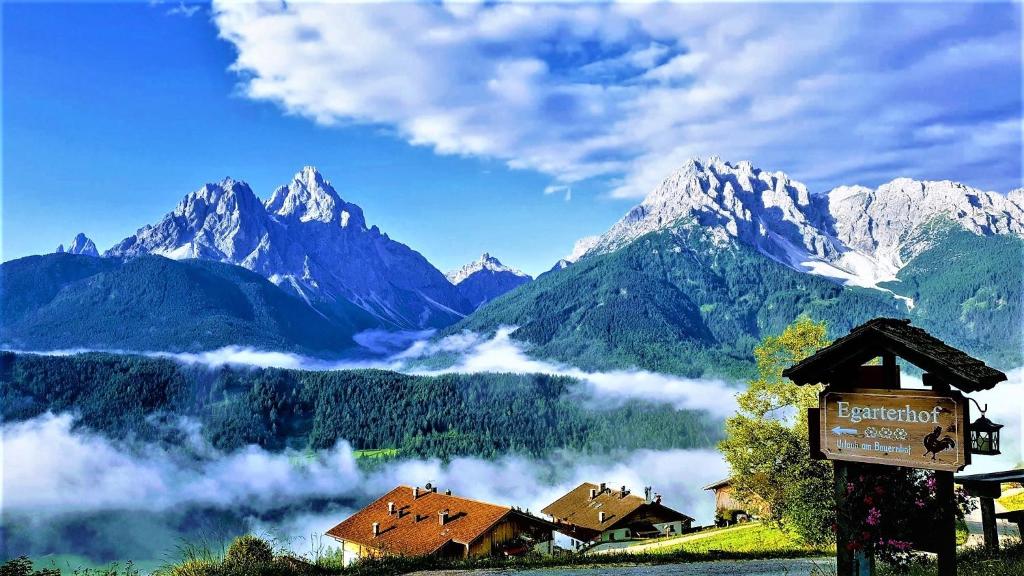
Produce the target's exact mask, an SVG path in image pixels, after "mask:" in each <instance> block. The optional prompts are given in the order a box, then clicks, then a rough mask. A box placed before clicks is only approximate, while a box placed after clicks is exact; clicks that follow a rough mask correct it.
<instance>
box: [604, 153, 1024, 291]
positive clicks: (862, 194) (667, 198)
mask: <svg viewBox="0 0 1024 576" xmlns="http://www.w3.org/2000/svg"><path fill="white" fill-rule="evenodd" d="M940 217H941V218H946V219H948V220H951V221H953V222H955V223H957V224H958V225H960V226H962V227H964V228H965V229H967V230H969V231H971V232H973V233H975V234H981V235H990V234H1016V235H1019V236H1024V191H1021V190H1018V191H1014V192H1011V193H1009V194H1007V195H1002V194H998V193H995V192H983V191H980V190H977V189H974V188H970V187H968V186H965V185H963V184H959V183H956V182H949V181H941V182H930V181H923V182H922V181H916V180H910V179H906V178H900V179H896V180H893V181H892V182H889V183H887V184H883V185H882V186H880V187H878V188H876V189H871V188H867V187H864V186H843V187H839V188H835V189H833V190H831V191H829V192H828V193H826V194H823V195H812V194H811V193H810V192H809V191H808V189H807V187H806V186H804V185H803V184H802V183H800V182H797V181H795V180H792V179H790V178H789V177H788V176H787V175H786V174H784V173H782V172H767V171H764V170H760V169H757V168H755V167H754V166H753V165H751V163H750V162H740V163H738V164H731V163H728V162H724V161H722V160H721V159H720V158H718V157H712V158H710V159H708V160H700V159H692V160H690V161H688V162H687V163H686V164H684V165H683V166H682V167H681V168H679V169H678V170H676V171H675V172H673V173H672V174H670V175H669V176H668V177H667V178H666V179H665V180H664V181H663V182H662V183H661V184H660V185H658V186H657V187H656V188H655V189H654V190H653V191H652V192H651V193H650V194H649V195H648V196H647V197H646V198H645V199H644V200H643V202H641V203H640V204H639V205H637V206H636V207H634V208H633V209H632V210H630V211H629V212H628V213H627V214H626V215H625V216H624V217H623V218H622V219H621V220H619V221H618V222H617V223H616V224H615V225H614V226H612V228H611V229H610V230H608V232H606V233H605V234H604V235H602V236H601V237H600V238H599V239H598V241H597V242H596V244H595V245H594V246H593V247H592V248H590V250H589V251H588V252H587V253H603V252H611V251H614V250H617V249H619V248H621V247H622V246H625V245H626V244H629V243H630V242H632V241H633V240H636V239H637V238H639V237H641V236H643V235H645V234H647V233H649V232H653V231H656V230H661V229H665V228H671V227H674V226H677V225H680V224H683V223H692V224H696V225H700V226H702V227H704V228H706V229H709V230H710V231H711V233H713V234H715V235H716V237H717V236H727V237H729V238H732V239H733V240H736V241H739V242H742V243H744V244H747V245H750V246H753V247H755V248H756V249H757V250H758V251H760V252H761V253H762V254H765V255H767V256H768V257H771V258H773V259H775V260H777V261H779V262H781V263H783V264H786V265H788V266H790V267H792V268H794V269H797V270H800V271H802V272H807V273H811V274H816V275H819V276H826V277H829V278H832V279H834V280H836V281H838V282H840V283H843V284H846V285H854V286H864V287H871V288H879V287H878V285H879V283H881V282H885V281H891V280H894V279H895V278H896V274H897V273H898V272H899V270H900V269H901V268H902V267H903V266H904V265H906V263H907V262H908V261H909V260H910V259H911V258H913V257H914V256H915V255H917V254H918V253H920V251H921V250H923V249H924V248H925V247H926V246H927V244H926V243H924V242H921V241H920V233H921V230H922V229H923V228H924V226H925V225H926V224H927V223H929V222H931V221H933V220H935V219H936V218H940ZM879 289H881V288H879ZM908 305H911V306H912V302H908Z"/></svg>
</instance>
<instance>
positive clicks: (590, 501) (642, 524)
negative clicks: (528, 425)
mask: <svg viewBox="0 0 1024 576" xmlns="http://www.w3.org/2000/svg"><path fill="white" fill-rule="evenodd" d="M541 512H543V513H544V514H547V515H548V516H549V517H550V518H551V519H552V521H554V523H555V525H556V526H557V527H558V528H557V530H558V531H559V532H561V533H562V534H565V535H566V536H568V537H570V538H572V539H573V540H576V541H578V542H598V541H600V542H610V541H613V540H629V539H637V538H653V537H657V536H665V535H668V534H682V533H683V532H687V531H689V530H690V527H691V525H692V523H693V518H690V517H689V516H687V515H686V514H683V513H681V512H677V511H675V510H673V509H671V508H669V507H668V506H665V505H664V504H662V503H661V495H660V494H659V495H653V494H652V491H651V488H650V487H648V488H646V489H645V496H644V497H640V496H637V495H634V494H632V493H630V491H629V490H627V489H626V487H625V486H623V487H621V488H619V489H618V490H612V489H610V488H608V486H607V485H606V484H604V483H601V484H600V485H598V484H592V483H590V482H584V483H583V484H580V485H579V486H577V487H576V488H574V489H573V490H572V491H570V492H569V493H568V494H566V495H564V496H562V497H561V498H559V499H558V500H555V501H554V502H552V503H551V504H549V505H548V506H547V507H546V508H544V509H543V510H541Z"/></svg>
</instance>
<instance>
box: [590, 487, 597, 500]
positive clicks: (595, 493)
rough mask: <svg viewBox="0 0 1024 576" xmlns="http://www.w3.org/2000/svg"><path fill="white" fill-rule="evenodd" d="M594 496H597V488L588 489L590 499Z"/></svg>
mask: <svg viewBox="0 0 1024 576" xmlns="http://www.w3.org/2000/svg"><path fill="white" fill-rule="evenodd" d="M594 498H597V488H591V489H590V499H591V500H593V499H594Z"/></svg>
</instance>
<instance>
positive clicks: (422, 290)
mask: <svg viewBox="0 0 1024 576" xmlns="http://www.w3.org/2000/svg"><path fill="white" fill-rule="evenodd" d="M140 254H158V255H162V256H166V257H168V258H172V259H185V258H200V259H205V260H214V261H219V262H227V263H231V264H236V265H239V266H242V267H243V268H247V269H249V270H252V271H254V272H256V273H258V274H260V275H262V276H264V277H266V278H267V279H269V280H270V281H271V282H273V283H274V284H277V285H278V286H281V287H282V288H284V289H285V290H288V291H290V292H293V293H294V294H296V295H298V296H299V297H301V298H302V299H303V300H305V301H306V302H307V303H309V304H310V305H311V306H313V307H314V308H316V309H317V310H319V311H320V312H321V313H325V314H331V313H334V311H335V308H336V305H337V304H339V303H351V304H354V305H355V306H358V307H360V308H362V309H363V310H366V311H367V312H368V313H370V314H371V315H373V316H375V317H376V318H377V319H378V321H379V323H380V325H381V326H382V327H391V328H401V329H406V328H430V327H433V328H436V327H440V326H446V325H448V324H451V323H452V322H454V321H456V320H458V319H461V318H462V317H463V316H464V315H465V314H467V313H468V312H469V311H471V309H472V307H471V305H470V304H469V302H467V301H466V300H465V298H463V297H462V295H461V294H460V293H459V292H458V290H456V289H455V287H454V286H452V285H451V284H450V283H449V282H448V280H447V279H446V278H445V277H444V275H443V274H442V273H441V272H440V271H439V270H437V269H436V268H434V266H433V265H431V264H430V262H428V261H427V259H426V258H424V257H423V256H422V255H421V254H420V253H419V252H416V251H415V250H413V249H412V248H409V247H408V246H406V245H405V244H402V243H400V242H396V241H394V240H392V239H391V238H390V237H388V235H387V234H385V233H383V232H381V231H380V229H379V228H378V227H377V226H376V225H374V226H367V223H366V220H365V217H364V215H363V211H362V209H361V208H360V207H359V206H357V205H355V204H352V203H350V202H346V201H345V200H343V199H342V198H341V196H340V195H339V194H338V193H337V191H336V190H335V189H334V188H333V186H331V184H330V182H329V181H328V180H326V179H325V178H324V177H323V176H322V175H321V174H320V173H319V172H318V171H317V170H316V168H314V167H312V166H306V167H304V168H303V169H302V170H300V171H299V172H298V173H296V174H295V176H294V177H293V178H292V181H291V182H290V183H289V184H288V185H286V186H280V187H278V188H277V189H275V190H274V192H273V193H272V194H271V196H270V197H269V198H268V199H267V201H266V202H262V201H260V199H259V197H257V196H256V194H255V193H254V192H253V191H252V189H251V188H250V187H249V185H248V184H246V183H245V182H242V181H236V180H234V179H231V178H225V179H224V180H221V181H220V182H218V183H208V184H205V185H204V186H203V187H201V188H200V189H199V190H197V191H195V192H191V193H189V194H187V195H186V196H185V197H184V198H183V199H182V200H181V202H179V203H178V205H177V206H176V207H175V209H174V210H173V211H172V212H170V213H168V214H167V215H165V216H164V217H163V218H162V219H161V220H160V221H159V222H157V223H156V224H152V225H147V226H145V227H143V228H140V229H139V230H138V231H137V232H136V234H134V235H133V236H129V237H128V238H125V239H124V240H122V241H121V242H119V243H117V244H115V245H114V246H113V247H112V248H111V249H110V250H108V251H107V252H106V255H108V256H122V257H124V256H137V255H140Z"/></svg>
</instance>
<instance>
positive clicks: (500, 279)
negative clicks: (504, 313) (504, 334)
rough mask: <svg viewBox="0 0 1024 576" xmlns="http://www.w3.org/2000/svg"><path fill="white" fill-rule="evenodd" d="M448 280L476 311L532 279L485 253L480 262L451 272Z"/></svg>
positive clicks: (471, 263)
mask: <svg viewBox="0 0 1024 576" xmlns="http://www.w3.org/2000/svg"><path fill="white" fill-rule="evenodd" d="M448 280H449V281H451V283H452V284H454V285H455V286H456V287H457V288H458V289H459V292H460V293H461V294H462V295H463V296H464V297H465V298H466V299H467V300H469V302H470V303H471V304H472V305H473V308H474V309H476V308H479V307H480V306H483V305H484V304H486V303H488V302H490V301H491V300H494V299H495V298H497V297H498V296H501V295H502V294H504V293H506V292H508V291H509V290H512V289H513V288H516V287H518V286H522V285H523V284H526V283H527V282H529V281H531V280H532V278H531V277H530V276H529V275H528V274H524V273H523V272H520V271H519V270H516V269H515V268H510V267H508V266H505V265H504V264H502V263H501V261H499V260H498V259H497V258H495V257H494V256H491V255H490V254H488V253H486V252H484V253H483V254H482V255H481V256H480V258H479V259H478V260H476V261H474V262H470V263H469V264H466V265H465V266H463V267H462V268H459V269H458V270H453V271H452V272H449V273H448Z"/></svg>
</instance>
